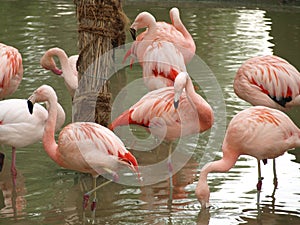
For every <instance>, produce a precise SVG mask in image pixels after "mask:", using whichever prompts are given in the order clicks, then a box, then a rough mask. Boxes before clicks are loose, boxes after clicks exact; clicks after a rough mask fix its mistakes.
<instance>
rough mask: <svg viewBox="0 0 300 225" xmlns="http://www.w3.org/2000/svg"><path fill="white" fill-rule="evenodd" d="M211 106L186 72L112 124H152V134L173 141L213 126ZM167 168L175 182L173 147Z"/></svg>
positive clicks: (152, 93)
mask: <svg viewBox="0 0 300 225" xmlns="http://www.w3.org/2000/svg"><path fill="white" fill-rule="evenodd" d="M213 120H214V116H213V111H212V108H211V106H210V105H209V104H208V103H207V102H206V101H205V100H204V99H203V98H202V97H201V96H200V95H199V94H197V93H196V92H195V89H194V86H193V83H192V80H191V78H190V76H189V75H188V73H187V72H181V73H179V74H178V75H177V77H176V79H175V83H174V86H173V87H164V88H160V89H157V90H154V91H151V92H148V93H147V94H146V95H144V96H143V97H142V98H141V99H140V100H139V101H138V102H137V103H135V104H134V105H133V106H131V107H130V108H129V109H128V110H126V111H124V112H123V113H122V114H121V115H120V116H118V117H117V118H116V119H115V120H113V121H112V123H111V124H110V126H109V128H110V129H111V130H114V129H115V128H116V127H118V126H123V125H129V124H136V125H140V126H144V127H146V128H147V129H148V128H150V129H151V132H152V134H153V135H155V136H157V137H158V138H160V139H164V140H166V141H168V142H170V143H172V141H173V140H175V139H177V138H179V137H182V136H186V135H190V134H195V133H199V132H200V133H201V132H204V131H206V130H208V129H210V128H211V126H212V124H213ZM169 147H170V148H169V158H168V169H169V174H170V184H171V185H172V181H171V178H172V167H171V158H170V155H171V147H172V145H171V144H170V146H169Z"/></svg>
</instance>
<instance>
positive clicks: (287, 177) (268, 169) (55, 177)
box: [0, 0, 300, 225]
mask: <svg viewBox="0 0 300 225" xmlns="http://www.w3.org/2000/svg"><path fill="white" fill-rule="evenodd" d="M130 2H132V1H126V3H125V7H124V11H125V12H126V14H127V16H128V17H129V18H130V19H134V18H135V16H136V15H137V13H138V12H140V11H143V10H147V11H150V12H151V13H153V14H155V15H157V17H158V18H157V19H159V20H166V21H168V22H169V15H168V13H166V12H168V11H169V9H170V8H171V7H173V6H174V5H177V6H178V7H179V9H180V10H181V12H182V13H181V15H182V20H183V23H184V24H186V26H187V29H188V30H189V31H190V33H191V34H192V36H193V38H194V39H195V42H196V46H197V52H196V53H197V55H198V56H200V57H201V59H202V60H203V61H205V63H206V64H207V65H209V67H210V69H211V70H212V71H213V73H214V75H215V76H216V79H217V80H218V82H219V84H220V86H221V88H222V91H223V95H224V98H225V101H226V107H227V115H226V118H220V120H221V119H222V120H223V121H225V120H227V121H229V120H230V119H231V118H232V117H233V115H235V114H236V113H237V112H238V111H240V110H241V109H244V108H246V107H248V106H249V104H248V103H246V102H244V101H242V100H240V99H239V98H237V97H236V95H235V94H234V92H233V87H232V81H233V78H234V76H235V72H236V70H237V68H238V67H239V66H240V65H241V63H242V62H244V61H245V59H248V58H250V57H252V56H255V55H262V54H272V53H273V52H275V53H276V55H280V56H282V57H283V58H286V59H288V61H290V62H292V63H293V64H294V65H295V67H296V68H298V69H299V68H300V62H299V60H298V59H299V58H300V56H299V53H300V52H299V51H297V49H298V48H299V47H298V46H299V41H300V40H299V37H300V23H299V19H298V18H300V15H299V10H297V9H296V8H294V9H291V8H289V10H291V12H285V11H283V10H281V9H280V8H278V9H277V10H272V9H260V8H256V9H248V8H237V7H235V6H234V5H230V7H222V6H220V5H219V6H217V7H211V6H210V5H209V4H200V3H199V2H198V1H197V2H196V1H194V2H192V1H188V2H185V3H184V4H183V3H182V2H180V3H176V4H175V3H173V4H171V3H169V1H166V2H164V3H162V2H161V3H160V5H158V4H150V3H148V2H147V3H142V2H134V3H130ZM0 8H1V9H0V11H1V14H0V28H1V42H4V43H8V44H10V45H13V46H16V47H18V49H20V52H21V53H22V54H23V59H24V80H23V81H22V83H21V85H20V88H19V89H18V91H17V92H16V93H15V94H14V96H13V97H15V98H23V97H28V96H29V94H30V93H31V92H32V91H33V90H34V89H35V88H37V87H38V86H40V85H41V84H42V83H46V84H51V85H52V86H53V87H54V88H55V89H56V91H57V94H58V99H59V100H60V101H61V103H62V105H63V106H64V108H65V110H66V114H67V117H68V119H69V120H67V122H68V121H70V120H71V114H72V112H71V108H72V107H71V101H70V100H71V99H70V97H69V95H68V93H67V90H66V89H65V86H64V83H63V82H62V80H61V79H59V77H55V76H53V75H52V74H51V73H50V72H48V71H45V70H44V69H42V68H41V67H40V65H39V59H40V57H41V56H42V55H43V53H44V52H45V51H46V50H47V49H49V48H51V47H56V46H57V47H61V48H63V49H64V50H65V51H66V52H68V53H69V54H70V55H74V54H78V52H77V51H78V49H77V24H76V21H77V20H76V18H75V6H74V4H73V2H72V1H69V0H58V1H46V0H42V1H40V0H31V1H11V0H4V1H1V7H0ZM129 35H130V34H129V33H128V39H127V41H128V42H129V41H131V39H130V36H129ZM188 69H189V68H188ZM193 69H194V68H193ZM196 69H197V68H195V70H196ZM201 72H203V71H201V70H200V69H199V73H201ZM134 73H135V74H136V76H134V75H133V74H134ZM139 74H142V73H141V72H140V71H139V72H136V71H135V68H133V69H132V70H131V69H129V68H128V69H126V74H124V76H123V77H120V76H119V77H115V78H116V79H115V80H112V81H111V84H112V85H111V88H112V90H113V92H114V91H115V90H116V89H117V90H120V89H121V88H122V85H124V82H126V81H127V82H129V81H132V80H133V79H135V78H140V76H139ZM200 84H201V83H200ZM200 88H201V89H204V93H205V91H206V90H209V89H210V88H211V87H206V86H203V85H202V86H201V87H200ZM114 93H116V92H114ZM116 94H117V93H116ZM123 97H126V96H123ZM133 100H134V99H133ZM129 105H132V104H131V103H130V104H129ZM290 115H291V117H292V118H293V120H295V122H296V124H300V120H299V112H298V111H297V110H295V111H292V112H291V113H290ZM216 129H218V124H216ZM136 132H137V134H138V136H143V134H144V133H143V132H141V131H139V130H136ZM141 138H143V137H141ZM220 141H222V140H220ZM138 144H139V143H137V144H136V146H134V143H131V142H130V143H128V146H129V147H131V148H133V149H134V148H135V147H137V146H138ZM155 145H156V146H160V148H161V149H158V150H153V151H152V152H151V151H150V152H141V151H140V152H138V153H136V154H137V155H138V156H139V157H138V158H140V161H143V160H144V162H145V163H146V162H147V161H148V163H152V162H159V161H161V159H166V158H167V150H166V149H165V144H164V143H161V144H160V143H155ZM207 145H208V142H207V137H206V136H205V137H203V140H200V141H199V143H197V149H196V150H195V153H194V154H193V157H192V158H191V160H190V161H188V163H187V164H186V165H185V167H183V168H182V169H180V170H179V171H178V172H177V173H176V174H175V175H174V177H173V180H174V192H173V196H172V204H170V202H168V201H169V183H168V182H169V180H168V179H167V176H166V179H165V180H161V181H159V182H157V183H156V184H153V185H148V186H143V187H139V186H125V185H120V184H116V183H112V184H110V185H107V186H106V187H103V189H101V190H99V191H98V192H97V195H98V196H99V204H98V208H97V211H96V215H97V221H96V224H105V223H106V224H126V225H127V224H199V225H200V224H201V225H202V224H212V225H215V224H245V223H248V224H263V225H266V224H267V225H268V224H270V225H271V224H272V225H273V224H292V225H296V224H297V225H298V224H300V221H299V218H300V216H299V214H300V212H299V201H300V200H299V196H300V193H299V185H300V178H299V168H300V166H299V149H297V150H295V151H293V152H291V154H290V153H287V154H285V155H283V156H281V157H279V158H278V160H277V161H278V163H277V165H278V168H280V169H279V170H278V171H277V172H278V173H277V174H278V182H279V184H278V189H276V191H275V195H274V198H271V197H268V196H270V195H272V192H273V184H272V179H273V176H272V165H271V163H270V165H269V164H267V165H266V166H263V168H262V169H263V176H264V178H265V179H264V185H263V190H262V192H261V193H260V205H259V208H257V196H256V187H255V184H256V182H257V171H256V166H257V162H256V160H253V159H251V158H248V157H241V158H240V159H239V161H238V163H237V164H236V166H235V167H234V168H233V169H232V170H231V171H230V172H229V173H226V174H212V175H211V176H210V178H209V186H210V187H211V191H212V193H211V197H212V198H211V200H212V203H213V207H212V208H211V209H210V210H207V211H201V210H200V205H199V203H198V201H197V200H196V198H195V195H194V190H195V186H196V182H197V176H198V174H199V166H198V164H199V162H200V161H201V156H202V154H203V151H204V150H203V149H205V147H208V148H209V147H210V146H207ZM158 148H159V147H158ZM28 150H29V151H19V152H18V153H17V154H18V156H17V159H18V174H19V176H18V180H17V188H16V190H15V193H16V195H13V194H12V193H13V192H14V191H13V189H12V186H11V185H12V182H11V177H10V172H9V171H7V172H6V173H3V172H2V173H1V174H0V185H1V190H2V192H3V196H4V199H3V200H2V199H1V197H0V205H2V207H3V205H4V204H5V207H4V208H2V209H1V210H0V219H1V222H0V223H1V224H2V223H3V224H6V225H10V224H15V222H16V221H15V220H14V219H13V218H14V216H15V215H17V216H16V217H17V219H19V221H18V222H21V223H22V222H23V224H45V225H47V224H55V225H56V224H82V194H83V193H85V191H87V190H89V189H90V187H91V185H92V184H91V177H90V176H86V175H78V174H77V173H74V172H70V171H67V170H64V169H61V168H59V167H57V166H56V165H55V164H54V163H53V162H52V161H51V160H50V159H49V158H48V156H47V155H46V153H45V152H44V150H43V148H42V145H41V144H37V145H34V146H32V147H31V148H30V149H28ZM214 151H218V150H217V149H216V150H214ZM292 154H294V155H292ZM215 155H216V157H217V158H218V157H221V154H220V153H219V152H215ZM19 156H22V157H19ZM6 159H7V160H6V162H8V161H9V157H8V158H6ZM22 159H24V160H22ZM4 174H6V175H4ZM166 175H167V173H166ZM19 178H20V179H19ZM25 178H26V183H25ZM100 182H103V179H102V178H99V179H98V183H100ZM82 183H86V187H87V188H84V185H82ZM25 184H26V187H25ZM0 196H1V195H0ZM12 196H14V198H12ZM1 200H2V201H1ZM258 209H259V210H260V212H261V213H260V217H258ZM2 221H3V222H2ZM87 223H88V222H87Z"/></svg>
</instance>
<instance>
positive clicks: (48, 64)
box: [40, 48, 78, 98]
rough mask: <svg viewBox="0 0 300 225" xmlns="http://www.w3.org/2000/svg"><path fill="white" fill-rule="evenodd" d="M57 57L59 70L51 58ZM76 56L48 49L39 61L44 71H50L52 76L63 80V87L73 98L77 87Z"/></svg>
mask: <svg viewBox="0 0 300 225" xmlns="http://www.w3.org/2000/svg"><path fill="white" fill-rule="evenodd" d="M55 56H56V57H58V59H59V62H60V65H61V69H59V68H58V67H57V66H56V63H55V61H54V59H53V57H55ZM77 60H78V55H72V56H70V57H68V56H67V54H66V52H65V51H64V50H62V49H60V48H50V49H49V50H47V51H46V52H45V54H44V55H43V56H42V58H41V60H40V64H41V66H42V67H43V68H44V69H47V70H51V71H52V72H53V73H54V74H56V75H60V76H62V77H63V78H64V81H65V85H66V87H67V89H68V91H69V93H70V95H71V97H72V98H73V97H74V94H75V91H76V89H77V87H78V71H77V67H76V63H77Z"/></svg>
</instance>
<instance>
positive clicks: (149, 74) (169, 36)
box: [125, 7, 196, 91]
mask: <svg viewBox="0 0 300 225" xmlns="http://www.w3.org/2000/svg"><path fill="white" fill-rule="evenodd" d="M170 18H171V21H172V24H169V23H166V22H160V21H159V22H156V19H155V17H154V16H153V15H151V14H150V13H149V12H141V13H140V14H138V15H137V17H136V18H135V20H134V22H133V23H132V24H131V26H130V29H131V33H132V36H133V38H134V39H135V42H134V43H133V44H132V46H131V48H130V50H129V51H128V52H127V54H126V55H125V59H126V58H127V57H128V56H129V55H133V56H134V57H136V58H137V59H138V61H139V63H140V64H141V66H142V67H143V77H144V80H145V85H146V86H147V87H148V89H149V90H150V91H152V90H155V89H158V88H161V87H167V86H172V85H173V83H174V79H175V77H176V76H177V74H178V73H179V72H185V71H186V66H185V64H186V63H188V62H190V61H191V59H192V57H193V56H194V54H195V51H196V45H195V42H194V40H193V38H192V36H191V35H190V33H189V32H188V30H187V29H186V28H185V26H184V25H183V23H182V21H181V19H180V15H179V10H178V9H177V8H175V7H174V8H172V9H171V10H170ZM142 28H147V29H146V31H144V32H142V33H141V34H139V35H138V36H137V37H136V31H137V30H139V29H142ZM131 63H132V62H131Z"/></svg>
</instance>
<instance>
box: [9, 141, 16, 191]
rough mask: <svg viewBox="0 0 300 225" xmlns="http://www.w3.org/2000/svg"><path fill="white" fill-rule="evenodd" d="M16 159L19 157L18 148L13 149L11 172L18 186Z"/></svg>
mask: <svg viewBox="0 0 300 225" xmlns="http://www.w3.org/2000/svg"><path fill="white" fill-rule="evenodd" d="M16 157H17V156H16V148H15V147H12V154H11V168H10V170H11V174H12V178H13V183H14V185H16V178H17V169H16Z"/></svg>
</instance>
